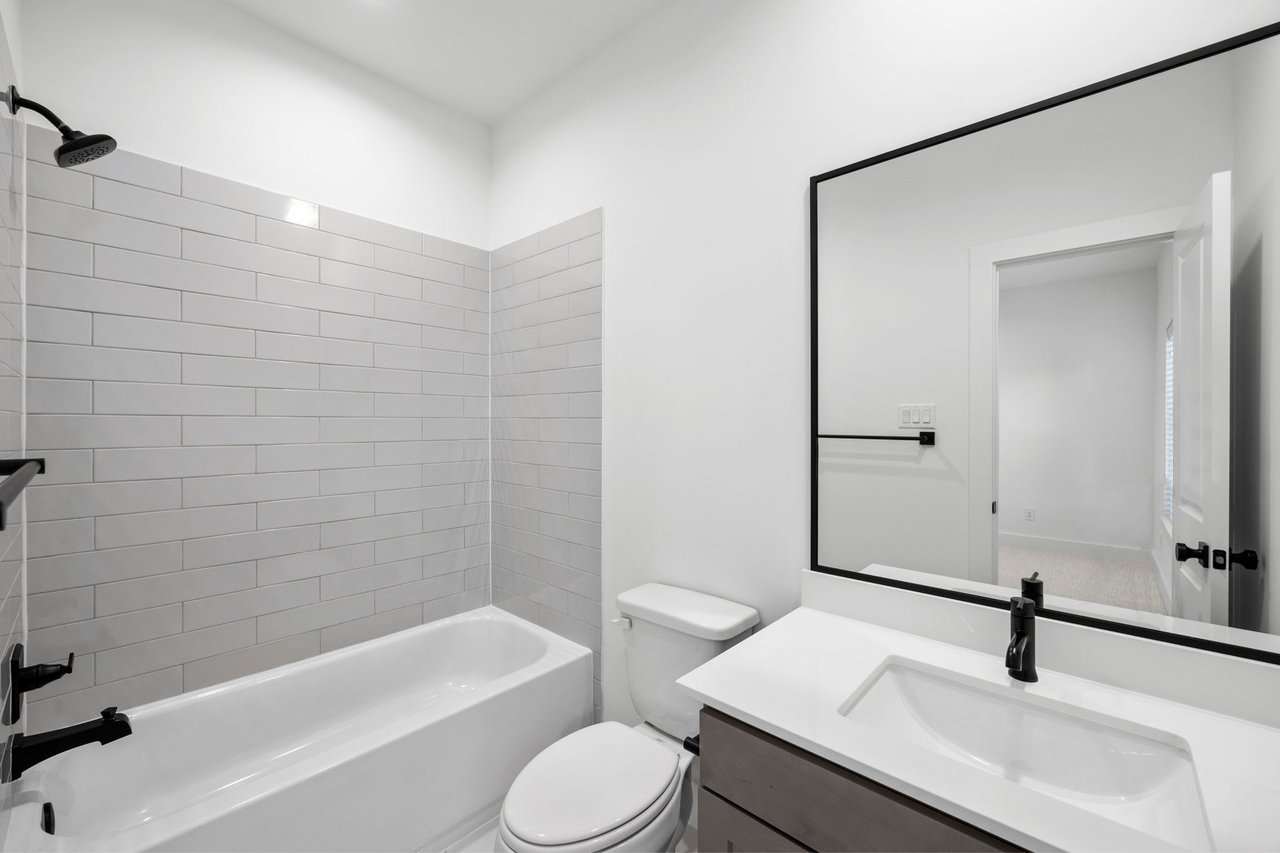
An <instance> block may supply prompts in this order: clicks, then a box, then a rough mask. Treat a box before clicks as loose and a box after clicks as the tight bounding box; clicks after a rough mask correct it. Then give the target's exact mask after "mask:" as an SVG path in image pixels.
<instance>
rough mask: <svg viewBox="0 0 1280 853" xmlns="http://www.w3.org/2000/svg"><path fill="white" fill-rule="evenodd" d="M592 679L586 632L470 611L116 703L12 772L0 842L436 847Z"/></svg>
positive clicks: (574, 714) (27, 845)
mask: <svg viewBox="0 0 1280 853" xmlns="http://www.w3.org/2000/svg"><path fill="white" fill-rule="evenodd" d="M591 682H592V676H591V653H590V652H589V651H588V650H587V649H585V648H583V647H582V646H579V645H577V644H576V643H572V642H570V641H568V640H565V639H563V638H561V637H558V636H556V635H555V634H552V633H550V632H548V631H545V630H543V629H541V628H539V627H537V626H535V625H531V624H530V623H528V622H525V621H524V620H522V619H519V618H517V617H515V616H512V615H510V614H508V613H506V612H504V611H502V610H499V609H497V608H494V607H484V608H481V609H479V610H473V611H471V612H469V613H464V614H461V615H459V616H455V617H452V618H449V619H444V620H441V621H439V622H433V623H431V624H428V625H423V626H421V627H418V628H413V629H410V630H407V631H402V632H400V633H397V634H392V635H390V636H387V637H381V638H379V639H376V640H371V641H369V642H366V643H362V644H360V645H357V646H351V647H349V648H345V649H339V650H337V651H333V652H328V653H326V654H323V655H319V656H317V657H314V658H309V659H307V660H305V661H301V662H299V663H295V664H289V665H287V666H283V667H279V668H276V669H273V670H270V671H267V672H263V673H259V674H256V675H251V676H246V677H244V678H240V679H237V680H235V681H230V682H227V683H225V684H219V685H216V686H214V687H210V688H207V689H205V690H201V691H198V692H193V693H187V694H184V695H182V696H177V697H174V698H171V699H164V700H161V701H159V702H153V703H152V704H149V705H143V706H140V707H138V708H132V709H128V710H127V713H128V715H129V719H130V722H131V724H132V727H133V734H132V735H130V736H129V737H126V738H123V739H121V740H118V741H115V742H114V743H111V744H107V745H106V746H100V745H98V744H96V743H95V744H89V745H88V746H84V747H80V748H78V749H75V750H71V751H69V752H65V753H63V754H62V755H59V756H57V757H55V758H52V759H50V760H48V761H46V762H44V763H42V764H38V765H36V766H35V767H33V768H31V769H30V770H28V771H27V772H26V773H25V774H24V775H23V777H22V778H21V779H19V780H17V782H16V783H15V789H14V794H15V797H14V802H15V803H16V805H15V807H14V809H13V812H12V814H11V819H10V826H9V837H8V839H7V840H6V845H5V848H6V849H8V850H24V851H80V850H317V851H318V850H359V851H367V850H403V851H410V850H419V849H426V850H441V849H444V848H445V847H446V846H447V845H448V844H449V843H450V842H452V841H455V840H457V839H459V838H461V837H463V836H464V835H466V834H467V833H468V832H470V831H472V830H474V829H475V828H477V827H479V826H480V825H482V824H483V823H485V822H486V821H488V820H490V819H491V818H493V817H494V816H495V815H497V813H498V810H499V808H500V805H501V802H502V797H503V796H504V795H505V794H506V791H507V788H508V787H509V786H510V785H511V782H512V781H513V780H514V779H515V777H516V774H517V773H519V772H520V770H521V769H522V768H523V767H524V765H525V764H526V763H527V762H528V761H529V760H530V759H531V758H533V756H534V755H536V754H537V753H538V752H539V751H540V750H541V749H542V748H543V747H545V746H547V745H548V744H550V743H552V742H553V741H555V740H556V739H558V738H560V737H562V736H564V735H566V734H568V733H569V732H572V731H575V730H576V729H579V728H581V727H582V726H584V725H588V724H589V723H590V722H591V716H592V690H591ZM84 710H85V714H84V716H85V718H86V719H91V718H93V717H94V716H95V715H96V714H97V711H98V710H99V709H97V708H85V709H84ZM45 801H50V802H52V803H53V806H54V810H55V817H56V831H55V834H54V835H49V834H47V833H45V832H44V831H43V830H42V829H41V828H40V812H41V806H42V804H43V803H44V802H45Z"/></svg>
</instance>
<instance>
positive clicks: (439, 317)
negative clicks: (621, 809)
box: [0, 122, 600, 730]
mask: <svg viewBox="0 0 1280 853" xmlns="http://www.w3.org/2000/svg"><path fill="white" fill-rule="evenodd" d="M12 126H13V125H12V124H11V123H8V122H6V123H5V125H3V129H4V131H5V132H4V133H3V134H0V136H3V139H0V142H2V143H3V145H4V146H5V150H4V152H3V154H2V155H0V156H2V157H3V160H0V167H2V169H0V179H3V180H4V181H5V182H6V185H5V186H4V187H3V191H4V198H3V201H4V205H3V210H0V214H2V215H3V216H4V219H5V221H4V225H5V229H6V234H7V237H6V238H5V239H6V240H7V242H6V244H5V246H4V247H0V248H3V251H4V253H5V258H4V262H5V263H4V272H5V275H4V276H0V419H3V424H0V436H3V442H4V444H3V447H0V453H3V454H4V455H16V454H17V453H19V452H20V445H19V444H18V440H19V437H20V429H19V424H20V414H19V405H18V404H19V401H20V390H21V379H20V376H21V374H20V372H19V371H20V354H21V332H20V330H21V323H20V308H21V306H20V303H19V301H18V300H19V290H18V274H17V265H18V258H19V257H20V253H19V247H20V234H21V227H20V226H21V224H20V223H19V222H18V221H17V219H16V217H17V215H18V213H19V212H20V211H21V206H20V204H19V203H18V199H20V193H17V192H16V190H17V189H18V188H17V187H16V184H15V183H14V182H15V181H16V180H17V178H18V177H19V176H20V175H21V174H22V172H21V168H20V165H21V161H20V159H19V158H14V157H13V156H12V150H13V148H12V143H13V137H12V134H11V133H10V128H11V127H12ZM30 133H31V141H30V142H31V144H30V152H31V153H30V156H31V158H32V160H31V163H30V175H31V185H30V198H29V203H28V223H27V224H28V229H29V244H28V245H29V251H28V265H29V271H28V300H29V305H30V307H29V309H28V311H29V314H28V322H29V327H30V339H31V343H30V345H29V349H28V375H29V377H30V380H29V382H30V384H29V386H28V406H29V419H28V425H27V429H28V441H27V445H28V446H29V447H30V448H32V450H31V455H44V456H46V457H47V458H48V460H49V474H48V476H47V477H42V478H41V480H40V485H39V486H33V487H32V488H31V490H30V492H29V496H28V511H29V512H30V521H31V524H30V527H29V530H28V535H29V537H30V563H29V567H28V588H29V598H28V612H29V617H30V620H31V624H30V634H29V646H28V648H29V657H30V658H31V659H32V660H39V661H49V660H55V659H58V658H61V657H65V655H66V653H67V652H70V651H75V652H76V671H75V673H74V675H73V676H72V677H68V678H66V679H63V680H62V681H60V682H57V683H55V684H54V685H51V686H50V687H48V688H45V689H44V690H42V691H41V692H40V694H39V695H38V696H32V697H31V699H32V700H33V701H31V702H30V703H29V705H28V718H29V720H30V726H31V727H32V729H33V730H40V729H45V728H49V727H53V726H59V725H64V724H66V723H70V722H75V721H77V720H80V719H87V718H89V717H92V716H93V715H94V714H95V713H96V712H97V711H98V709H100V708H102V707H104V706H106V705H109V704H121V705H125V706H130V705H137V704H140V703H142V702H147V701H151V700H155V699H160V698H163V697H166V696H171V695H174V694H177V693H180V692H182V691H184V690H194V689H198V688H202V687H207V686H209V685H211V684H215V683H217V682H219V681H223V680H226V679H230V678H235V677H238V676H241V675H246V674H249V673H252V672H256V671H260V670H262V669H266V668H269V667H272V666H276V665H279V664H282V663H286V662H289V661H294V660H298V659H301V658H304V657H307V656H310V655H314V654H317V653H319V652H323V651H327V650H330V649H334V648H338V647H340V646H344V645H348V644H350V643H355V642H360V641H362V640H366V639H370V638H373V637H376V636H379V635H382V634H386V633H389V632H391V631H397V630H401V629H403V628H407V627H411V626H413V625H417V624H420V623H422V622H423V621H424V620H427V621H429V620H432V619H438V618H442V617H444V616H448V615H451V614H453V613H457V612H460V611H463V610H468V609H471V608H474V607H478V606H481V605H484V604H487V603H488V602H489V600H490V562H489V561H490V543H489V539H490V519H489V508H490V503H489V500H490V498H489V492H490V472H489V468H490V441H489V393H490V389H489V382H490V379H489V358H490V356H489V279H490V273H489V253H488V252H485V251H483V250H480V249H476V248H472V247H469V246H462V245H459V244H456V243H451V242H449V241H446V240H442V239H439V238H436V237H431V236H426V235H423V234H418V233H415V232H412V231H409V230H406V229H404V228H398V227H395V226H392V225H387V224H384V223H380V222H374V221H372V220H368V219H364V218H362V217H359V216H354V215H352V214H348V213H343V212H341V211H335V210H330V209H328V208H322V207H319V206H317V205H314V204H310V203H307V202H301V201H297V200H294V199H289V198H286V197H284V196H279V195H277V194H274V193H270V192H267V191H265V190H262V189H258V188H256V187H250V186H245V185H243V184H238V183H235V182H232V181H227V180H223V179H221V178H217V177H213V176H211V175H206V174H202V173H199V172H194V171H192V170H189V169H186V168H182V167H180V166H178V165H173V164H169V163H162V162H159V161H156V160H151V159H148V158H145V157H139V156H137V155H133V154H130V153H128V152H122V151H121V152H116V153H114V154H112V155H111V156H110V157H107V158H104V159H103V160H100V161H98V162H96V163H94V164H92V166H91V167H90V168H87V169H85V170H82V171H81V170H77V171H70V170H60V169H57V168H56V167H54V166H52V165H51V163H52V161H51V159H50V154H51V152H52V151H53V149H54V147H55V146H56V144H57V137H56V136H54V135H52V134H50V133H47V132H46V131H44V130H40V129H36V128H32V129H31V131H30ZM596 218H597V219H598V216H597V217H596ZM598 230H599V229H598V227H595V228H594V229H593V230H591V233H594V231H598ZM584 236H585V235H584ZM561 254H562V255H563V254H564V252H563V251H562V253H561ZM595 257H598V249H597V252H596V255H595ZM596 266H597V273H596V275H597V279H598V264H597V265H596ZM597 283H598V282H597ZM578 293H579V291H578V290H574V291H573V292H571V293H570V292H569V291H566V294H567V295H566V296H564V297H560V298H562V299H563V300H565V301H564V306H563V307H564V310H565V314H564V320H563V321H562V324H561V325H559V326H555V324H548V325H547V326H546V327H538V328H547V330H548V332H549V333H550V332H552V331H556V330H557V329H558V330H559V334H561V335H562V336H563V335H569V336H570V337H567V338H563V343H561V344H559V345H560V346H562V347H563V348H564V350H565V353H566V355H567V353H568V352H569V348H572V347H574V346H575V344H574V343H570V342H569V341H570V340H572V341H577V340H579V338H578V337H573V335H580V334H584V333H582V332H579V331H577V330H575V328H574V327H572V326H566V325H563V323H564V322H567V321H568V318H569V314H568V313H567V312H568V311H569V310H570V308H569V302H568V300H569V299H572V298H573V297H574V296H575V295H577V294H578ZM588 302H590V300H589V299H588ZM576 304H577V303H575V305H576ZM583 304H584V305H586V304H587V303H586V302H584V303H583ZM591 304H592V305H595V307H593V308H591V311H593V312H596V313H594V314H593V315H589V316H587V317H585V319H586V321H587V324H588V326H589V325H590V323H591V316H594V318H595V323H596V326H595V337H596V338H598V337H599V331H598V323H599V314H598V311H599V307H598V305H596V304H595V303H591ZM499 316H501V317H503V318H504V321H505V318H506V317H508V314H506V313H503V314H501V315H499ZM553 326H555V328H554V329H553V328H552V327H553ZM521 328H525V327H524V326H522V327H521ZM529 328H532V327H529ZM597 344H598V341H597ZM595 351H596V352H598V346H597V347H596V350H595ZM515 355H516V354H515V353H512V356H513V357H514V356H515ZM598 362H599V358H598V356H597V357H596V358H595V360H594V361H592V362H590V363H591V364H598ZM584 363H586V362H584ZM598 370H599V369H598V367H597V368H595V371H596V372H595V374H594V376H595V378H594V382H595V385H594V386H593V388H594V390H595V391H596V392H598V391H599V373H598ZM507 373H511V371H507ZM504 381H508V378H507V377H506V376H505V375H504ZM509 381H518V380H517V378H516V377H515V375H514V374H512V375H511V376H510V378H509ZM567 381H570V383H571V384H572V383H573V382H577V383H578V385H581V384H582V383H589V382H590V381H592V380H590V378H589V377H585V376H584V377H581V378H576V379H574V378H572V377H570V378H569V379H568V380H567ZM572 387H573V388H574V389H576V388H577V385H573V386H572ZM584 391H585V386H584ZM557 393H562V392H557ZM563 393H564V394H568V393H569V392H568V391H565V392H563ZM573 396H575V397H576V396H580V395H578V394H576V393H575V394H574V395H573ZM595 396H596V400H597V402H596V405H597V406H598V397H599V395H598V393H597V394H596V395H595ZM565 399H566V400H567V397H566V398H565ZM584 402H586V403H587V404H588V407H589V401H584ZM598 414H599V412H598V411H596V412H595V416H596V420H595V426H594V428H593V427H591V426H590V425H589V424H585V423H580V422H579V421H577V420H570V419H569V418H570V416H569V414H568V411H567V410H566V412H565V413H564V414H563V415H562V416H561V419H560V420H557V421H548V422H547V423H546V427H545V428H546V430H547V438H548V441H549V442H552V444H551V445H549V446H560V447H563V448H565V451H564V452H565V455H566V459H568V456H569V451H568V448H569V447H573V446H576V445H574V444H570V443H569V442H586V443H596V444H598V442H599V440H600V439H599V420H598ZM584 417H589V416H584ZM597 450H598V448H597ZM584 458H595V459H597V460H598V453H596V454H595V455H594V457H592V456H591V454H587V455H586V457H584ZM563 464H565V465H568V464H569V463H568V462H567V461H566V462H564V463H563ZM598 467H599V465H598V461H597V462H596V470H595V471H593V472H592V473H593V474H594V477H595V480H594V483H595V486H594V494H595V495H598V494H599V473H598ZM589 494H590V490H588V492H587V493H584V494H583V495H582V497H583V498H586V497H588V496H589ZM570 497H575V496H571V495H570V494H569V493H568V492H565V493H564V495H563V498H564V502H565V511H564V516H563V518H560V519H559V520H558V521H556V520H550V519H549V520H548V521H547V522H546V524H547V527H546V528H545V530H546V532H545V533H544V534H543V535H545V536H548V537H552V538H553V539H554V541H556V542H558V543H560V546H562V547H563V548H565V549H569V548H582V549H587V550H590V551H592V552H593V553H594V555H595V556H594V558H592V557H588V556H587V555H586V554H583V555H581V556H579V555H577V553H576V552H573V553H572V554H571V553H570V552H569V551H567V550H566V551H565V553H564V555H563V556H564V559H562V560H560V561H559V565H562V566H563V569H562V570H563V571H573V572H577V573H580V574H584V575H590V576H591V577H593V578H594V579H595V580H594V582H593V583H586V584H585V585H578V586H575V587H574V590H575V597H576V596H577V595H578V594H579V593H581V594H582V596H583V600H582V602H581V603H579V602H575V603H574V604H572V605H571V604H570V603H569V602H568V601H567V600H566V601H562V602H559V604H560V605H561V607H560V610H559V611H557V613H558V614H559V616H560V618H563V619H565V620H567V627H566V626H559V625H551V622H552V621H553V620H551V619H549V618H547V617H542V616H541V615H540V614H536V613H535V614H534V615H535V618H538V619H539V621H542V622H543V623H544V624H548V625H551V627H555V628H556V629H557V630H560V631H562V632H563V633H569V631H570V630H572V631H575V632H577V633H569V635H570V636H573V637H575V639H578V638H583V637H585V635H584V634H582V633H581V632H580V631H578V628H577V626H578V625H579V624H580V625H581V626H582V628H583V629H587V628H590V629H593V630H595V632H596V633H595V634H594V640H592V641H591V643H590V644H591V645H592V647H593V648H597V649H598V647H599V639H598V628H597V627H595V626H594V625H593V624H592V622H591V620H590V619H589V618H587V616H586V615H585V614H584V612H583V610H584V607H585V602H587V601H595V602H598V599H599V583H598V572H599V551H598V550H597V549H598V545H599V543H598V536H599V534H598V527H595V525H594V524H593V523H591V520H590V513H591V511H592V504H591V503H590V502H588V503H587V504H581V505H580V504H576V503H575V504H573V506H574V507H576V508H577V511H578V512H579V515H578V516H574V515H572V514H571V513H570V510H569V507H570V504H569V499H570ZM594 500H595V504H594V506H595V510H594V511H595V512H597V513H598V497H596V498H594ZM518 505H519V504H518V503H513V506H518ZM582 512H585V513H586V514H587V519H586V520H585V521H584V518H582V517H581V513H582ZM594 520H596V521H598V518H596V519H594ZM557 525H558V526H557ZM574 525H578V526H574ZM584 525H585V526H584ZM20 529H21V528H19V527H17V526H15V527H13V528H11V530H9V531H5V532H4V533H2V534H0V537H2V538H0V553H4V554H5V555H6V556H4V557H3V558H0V571H2V572H3V574H2V575H0V586H3V587H4V588H5V590H7V591H9V595H8V596H7V597H6V598H4V599H3V600H0V622H2V623H3V629H4V630H5V631H7V632H8V633H9V634H10V637H11V638H12V636H13V635H14V633H15V632H18V634H19V635H20V632H21V630H22V624H21V622H20V621H19V620H20V619H21V607H20V606H17V605H15V602H20V596H18V588H17V587H16V586H15V584H17V583H18V580H17V579H18V577H19V571H18V568H19V566H20V560H19V559H18V557H19V555H20V554H21V548H20V547H17V546H16V545H15V543H16V542H17V541H18V540H17V538H16V535H15V533H16V531H18V530H20ZM504 529H505V528H504ZM579 540H582V541H581V542H580V541H579ZM549 541H550V540H549ZM591 543H594V545H592V544H591ZM516 550H517V551H519V549H516ZM525 550H526V551H527V550H528V549H527V548H526V549H525ZM515 552H516V551H513V553H515ZM520 553H525V552H524V551H520ZM548 553H550V552H548ZM557 553H558V552H557ZM593 567H594V568H593ZM592 572H594V573H595V574H592ZM508 586H509V585H508ZM568 594H569V593H568V592H566V593H565V595H566V596H567V595H568ZM528 600H529V601H530V602H531V603H533V602H535V601H536V600H539V597H538V596H536V595H534V596H532V597H531V598H530V599H528ZM593 606H594V609H595V611H596V619H595V621H597V622H598V611H599V606H598V603H597V604H594V605H593ZM575 614H576V615H575ZM584 620H585V621H584ZM583 642H587V639H583Z"/></svg>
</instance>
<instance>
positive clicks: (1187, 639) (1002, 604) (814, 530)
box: [809, 22, 1280, 666]
mask: <svg viewBox="0 0 1280 853" xmlns="http://www.w3.org/2000/svg"><path fill="white" fill-rule="evenodd" d="M1276 35H1280V22H1277V23H1274V24H1268V25H1267V26H1265V27H1260V28H1258V29H1255V30H1250V31H1249V32H1246V33H1242V34H1240V35H1238V36H1234V37H1233V38H1229V39H1225V40H1223V41H1219V42H1215V43H1213V44H1210V45H1206V46H1204V47H1201V48H1197V49H1196V50H1192V51H1188V52H1187V53H1182V54H1179V55H1177V56H1174V57H1171V58H1169V59H1166V60H1163V61H1161V62H1155V63H1152V64H1150V65H1145V66H1143V67H1141V68H1138V69H1135V70H1133V71H1130V72H1127V73H1125V74H1119V75H1116V76H1114V77H1108V78H1107V79H1105V80H1101V81H1099V82H1097V83H1094V84H1092V85H1089V86H1082V87H1080V88H1078V89H1073V90H1071V91H1069V92H1066V93H1064V94H1061V95H1058V96H1056V97H1052V98H1046V99H1044V100H1042V101H1036V102H1035V103H1033V104H1028V105H1027V106H1025V107H1021V108H1019V109H1016V110H1010V111H1008V112H1005V113H1001V114H1000V115H997V116H993V117H992V118H989V119H985V120H983V121H978V122H974V123H972V124H968V125H965V126H964V127H960V128H957V129H956V130H952V131H949V132H947V133H941V134H938V135H936V136H931V137H929V138H928V139H924V140H921V141H920V142H916V143H913V144H911V145H904V146H902V147H900V148H895V149H893V150H892V151H887V152H885V153H883V154H878V155H876V156H874V157H868V158H866V159H864V160H859V161H858V162H856V163H850V164H849V165H847V166H841V167H840V168H838V169H832V170H831V171H829V172H823V173H822V174H820V175H814V176H813V177H812V178H810V179H809V346H810V362H809V371H810V372H809V380H810V389H809V404H810V451H809V453H810V473H809V477H810V480H809V517H810V529H809V564H810V570H811V571H815V572H820V573H822V574H828V575H838V576H840V577H845V578H850V579H853V580H858V581H864V582H867V583H876V584H880V585H882V586H891V587H897V588H899V589H906V590H912V591H915V592H923V593H928V594H929V595H936V596H939V597H942V598H949V599H953V600H956V601H965V602H968V603H970V604H978V605H983V606H986V607H996V608H999V609H1001V610H1007V609H1008V608H1009V601H1008V599H1007V598H992V597H989V596H985V595H978V594H976V593H970V592H962V591H959V590H950V589H942V588H939V587H933V586H929V585H928V584H921V583H914V582H911V581H904V580H899V579H897V578H887V577H878V576H875V575H868V574H864V573H862V572H858V571H851V570H849V569H837V568H833V567H831V566H824V565H821V564H820V563H819V561H818V437H819V433H818V185H819V184H821V183H822V182H823V181H829V180H831V179H832V178H838V177H840V176H842V175H847V174H849V173H850V172H856V171H859V170H861V169H866V168H868V167H870V166H875V165H877V164H879V163H884V162H886V161H888V160H894V159H897V158H898V157H903V156H905V155H907V154H911V153H914V152H916V151H921V150H923V149H925V148H932V147H933V146H935V145H941V144H942V143H944V142H950V141H952V140H954V139H959V138H961V137H963V136H969V135H970V134H973V133H977V132H979V131H982V130H987V129H989V128H993V127H996V126H998V125H1002V124H1007V123H1009V122H1012V121H1015V120H1017V119H1020V118H1025V117H1027V116H1030V115H1034V114H1036V113H1039V112H1044V111H1045V110H1049V109H1053V108H1054V107H1059V106H1062V105H1064V104H1069V103H1071V102H1072V101H1078V100H1080V99H1081V98H1087V97H1089V96H1090V95H1096V94H1099V93H1101V92H1105V91H1107V90H1108V89H1114V88H1116V87H1117V86H1123V85H1125V84H1126V83H1133V82H1135V81H1137V80H1142V79H1144V78H1147V77H1151V76H1153V75H1156V74H1160V73H1162V72H1164V71H1170V70H1172V69H1174V68H1179V67H1181V66H1183V65H1189V64H1190V63H1193V62H1198V61H1200V60H1202V59H1208V58H1210V57H1213V56H1217V55H1219V54H1222V53H1226V52H1228V51H1231V50H1235V49H1237V48H1241V47H1245V46H1247V45H1250V44H1254V43H1255V42H1259V41H1262V40H1264V39H1268V38H1271V37H1272V36H1276ZM1039 615H1041V616H1043V617H1044V618H1046V619H1056V620H1058V621H1061V622H1070V623H1074V624H1076V625H1084V626H1087V627H1090V628H1099V629H1102V630H1104V631H1113V632H1115V633H1119V634H1128V635H1131V636H1136V637H1144V638H1146V639H1150V640H1159V641H1162V642H1166V643H1172V644H1174V645H1180V646H1188V647H1191V648H1195V649H1200V650H1203V651H1210V652H1217V653H1219V654H1224V655H1231V656H1233V657H1241V658H1248V659H1250V660H1256V661H1260V662H1263V663H1269V664H1275V665H1278V666H1280V652H1272V651H1267V650H1265V649H1258V648H1253V647H1251V646H1242V645H1236V644H1234V643H1225V642H1221V641H1218V640H1210V639H1206V638H1203V637H1195V636H1189V635H1186V634H1178V633H1174V632H1171V631H1161V630H1158V629H1155V628H1149V627H1146V626H1144V625H1135V624H1131V623H1128V622H1118V621H1115V620H1111V619H1102V618H1100V617H1096V616H1086V615H1083V614H1079V613H1072V612H1070V611H1064V610H1053V609H1046V610H1043V611H1041V612H1040V613H1039Z"/></svg>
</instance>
